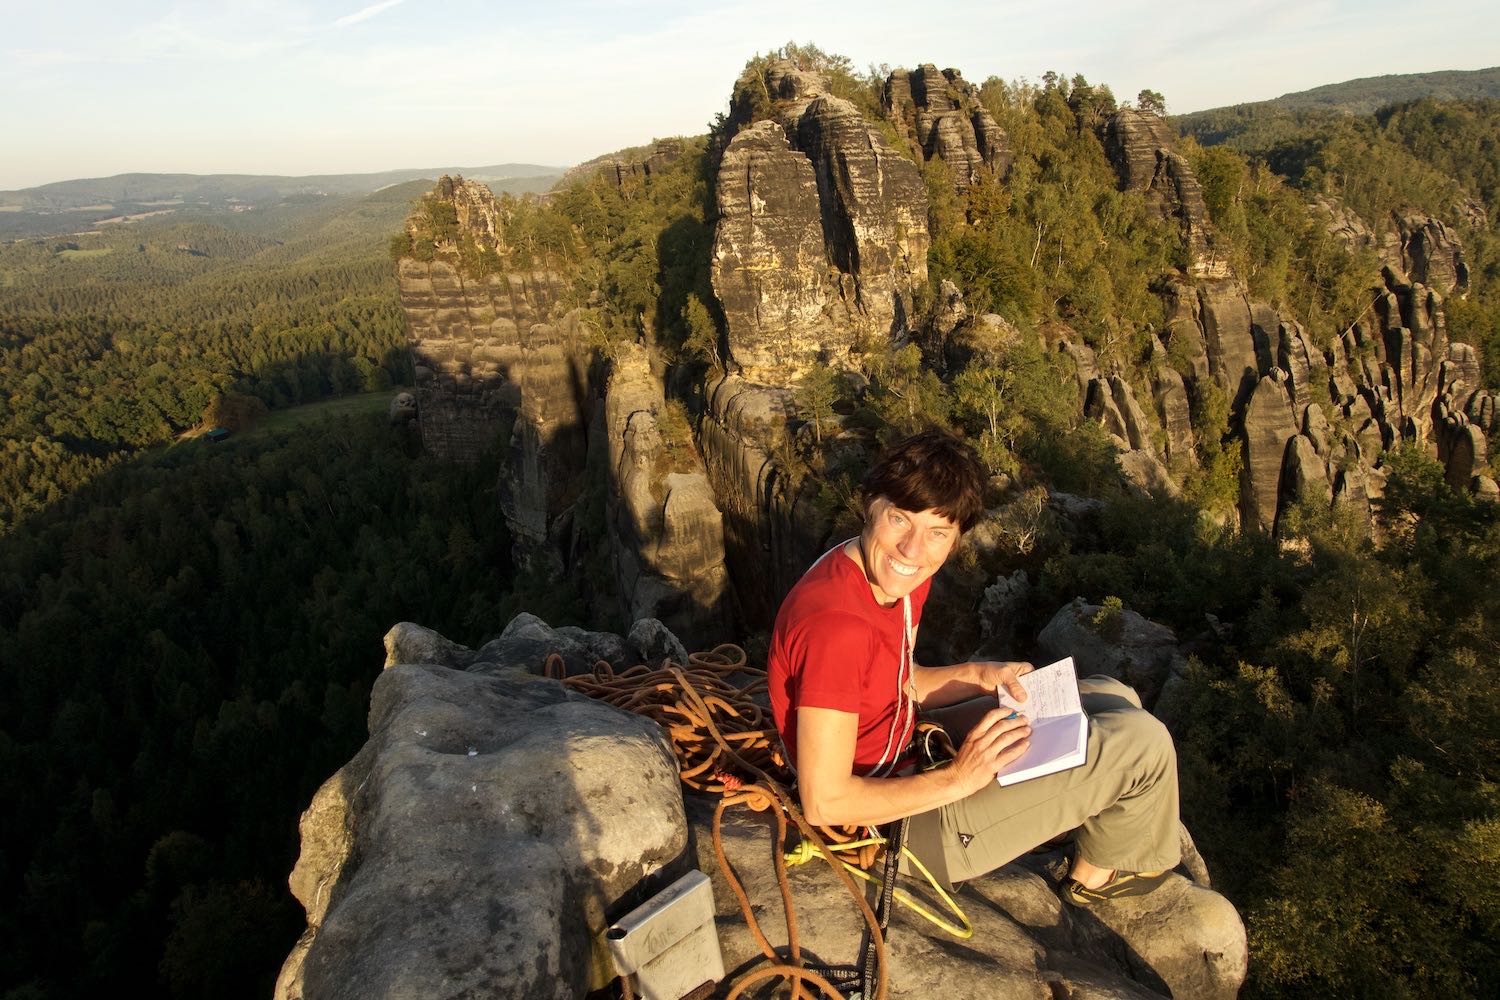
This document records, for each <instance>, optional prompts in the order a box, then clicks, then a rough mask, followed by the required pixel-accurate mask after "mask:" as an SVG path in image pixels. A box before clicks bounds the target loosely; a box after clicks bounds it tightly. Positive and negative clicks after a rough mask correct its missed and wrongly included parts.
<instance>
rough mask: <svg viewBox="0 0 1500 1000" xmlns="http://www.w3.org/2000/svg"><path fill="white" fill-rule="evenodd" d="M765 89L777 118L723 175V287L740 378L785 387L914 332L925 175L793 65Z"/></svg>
mask: <svg viewBox="0 0 1500 1000" xmlns="http://www.w3.org/2000/svg"><path fill="white" fill-rule="evenodd" d="M765 77H766V79H765V86H766V89H767V92H768V93H770V94H772V95H775V96H776V97H777V103H776V118H775V119H774V120H771V119H767V120H763V121H760V122H756V123H754V124H752V125H749V126H748V127H746V128H744V129H742V130H741V131H740V132H739V134H737V135H736V136H735V137H734V138H733V139H732V140H730V142H729V144H728V146H727V148H726V149H725V150H724V154H723V158H722V160H721V163H720V168H719V179H718V186H717V188H716V199H717V203H718V210H719V217H720V219H719V224H718V228H717V229H716V231H715V237H714V249H713V286H714V294H715V295H717V296H718V298H719V301H720V303H721V304H722V305H723V308H724V317H725V321H726V326H727V333H728V341H729V355H730V358H729V360H730V361H731V363H732V366H733V367H734V368H735V369H737V370H740V371H741V372H742V373H743V374H744V375H745V377H746V378H748V379H750V380H752V381H755V382H759V383H762V384H766V385H783V386H784V385H787V384H789V383H790V382H791V381H793V380H794V379H795V378H796V376H797V375H798V374H800V373H801V372H803V371H806V370H807V369H808V368H809V367H810V366H811V365H814V364H817V363H819V362H820V361H832V362H834V363H837V362H838V361H839V359H840V358H843V357H844V356H845V355H847V353H848V351H849V349H850V348H851V347H852V346H853V345H854V344H855V343H856V342H857V341H859V340H861V339H864V338H869V339H872V340H873V341H875V342H876V343H879V342H883V341H885V340H886V339H888V338H890V337H892V336H896V335H900V334H902V333H904V332H905V331H906V330H907V328H908V324H909V322H910V320H911V311H912V299H913V296H914V294H915V291H916V289H917V288H919V287H920V286H921V285H922V284H923V283H924V282H925V281H926V280H927V247H928V236H927V198H926V194H925V190H924V188H923V186H922V179H921V176H920V175H919V173H918V172H917V168H916V165H915V164H913V163H912V162H911V161H910V160H907V159H905V158H904V157H902V156H900V155H899V154H898V153H897V152H896V151H895V150H893V149H891V148H890V146H889V144H887V142H886V141H885V138H884V137H883V136H881V135H880V133H879V132H877V131H875V130H873V129H871V128H870V127H869V126H868V125H866V124H865V122H864V120H863V119H862V118H861V117H860V115H859V112H858V110H857V109H856V108H855V107H854V105H852V104H850V103H849V102H848V101H845V100H842V99H841V98H837V97H832V96H829V95H828V94H827V93H826V82H825V81H822V80H821V79H819V78H818V77H816V76H814V75H812V74H808V73H805V72H803V71H800V70H797V69H795V67H792V66H791V65H790V64H788V63H778V64H775V65H773V66H771V67H770V68H769V69H768V70H767V71H766V74H765Z"/></svg>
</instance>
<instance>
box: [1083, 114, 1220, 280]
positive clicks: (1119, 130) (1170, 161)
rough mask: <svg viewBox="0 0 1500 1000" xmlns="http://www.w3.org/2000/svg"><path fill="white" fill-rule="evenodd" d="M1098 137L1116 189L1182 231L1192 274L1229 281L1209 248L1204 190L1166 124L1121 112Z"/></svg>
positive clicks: (1157, 118)
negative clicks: (1149, 204)
mask: <svg viewBox="0 0 1500 1000" xmlns="http://www.w3.org/2000/svg"><path fill="white" fill-rule="evenodd" d="M1102 138H1103V142H1104V149H1105V152H1106V153H1107V154H1108V155H1109V158H1110V159H1111V160H1112V161H1113V162H1114V164H1115V169H1116V170H1117V171H1119V174H1120V184H1121V187H1122V188H1124V189H1125V190H1127V191H1139V192H1141V193H1142V194H1144V195H1146V196H1147V197H1148V198H1150V199H1151V200H1152V201H1154V202H1155V203H1156V204H1157V205H1158V206H1160V207H1161V209H1162V211H1163V212H1164V213H1165V214H1167V215H1168V216H1170V217H1172V218H1174V219H1176V220H1177V223H1178V225H1179V226H1181V227H1182V233H1183V237H1184V239H1185V240H1186V242H1187V246H1188V255H1189V261H1190V263H1189V271H1190V272H1191V274H1192V275H1193V276H1194V277H1196V278H1224V277H1228V275H1229V265H1228V263H1227V261H1226V260H1225V259H1224V257H1223V255H1222V254H1220V253H1218V252H1216V251H1215V249H1214V247H1213V240H1212V236H1211V234H1210V232H1209V229H1208V209H1207V208H1206V207H1205V206H1204V204H1203V189H1202V188H1201V187H1200V186H1199V184H1198V178H1197V177H1196V176H1195V175H1194V174H1193V171H1192V169H1191V168H1190V167H1189V166H1188V164H1187V161H1186V160H1184V159H1183V158H1182V156H1181V155H1180V154H1179V153H1177V151H1176V150H1175V148H1174V147H1175V145H1176V140H1177V137H1176V135H1175V134H1174V133H1173V131H1172V128H1171V126H1169V125H1168V124H1167V122H1166V120H1165V119H1164V118H1162V117H1161V116H1160V115H1157V114H1153V113H1152V112H1149V111H1136V110H1134V109H1132V108H1121V109H1120V110H1119V111H1116V112H1115V113H1114V114H1113V115H1111V116H1110V118H1109V120H1108V122H1106V123H1105V126H1104V134H1103V136H1102Z"/></svg>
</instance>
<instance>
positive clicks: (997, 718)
mask: <svg viewBox="0 0 1500 1000" xmlns="http://www.w3.org/2000/svg"><path fill="white" fill-rule="evenodd" d="M1022 694H1023V696H1024V694H1025V692H1022ZM1030 745H1031V723H1030V721H1029V720H1028V719H1027V718H1026V716H1024V715H1017V714H1016V713H1015V712H1012V711H1011V710H1010V709H1008V708H1004V707H1001V708H992V709H990V710H989V711H988V712H986V713H984V715H983V716H982V717H981V718H980V720H979V722H978V723H976V724H975V726H974V728H973V729H971V730H969V735H968V737H967V738H966V739H965V740H964V742H963V746H961V747H959V748H958V756H957V757H955V758H954V759H953V763H952V764H951V765H949V767H948V771H949V772H951V774H952V776H953V778H954V780H955V781H957V782H958V783H959V787H960V788H961V789H962V791H963V794H964V795H972V794H974V793H975V792H977V791H979V790H980V789H981V788H984V787H985V786H986V785H987V784H989V783H990V782H991V781H994V780H995V775H996V774H998V773H999V771H1000V769H1001V768H1003V767H1005V766H1006V765H1007V764H1009V763H1011V762H1012V761H1014V760H1017V759H1018V758H1020V756H1021V755H1022V754H1023V753H1025V752H1026V748H1027V747H1028V746H1030Z"/></svg>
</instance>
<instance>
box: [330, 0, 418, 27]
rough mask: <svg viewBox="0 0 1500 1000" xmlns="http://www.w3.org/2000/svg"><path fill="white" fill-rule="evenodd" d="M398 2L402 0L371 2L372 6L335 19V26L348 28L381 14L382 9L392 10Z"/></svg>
mask: <svg viewBox="0 0 1500 1000" xmlns="http://www.w3.org/2000/svg"><path fill="white" fill-rule="evenodd" d="M398 3H401V0H380V3H372V4H370V6H368V7H365V8H363V9H362V10H357V11H355V12H354V13H353V14H345V15H344V16H343V17H341V18H339V19H338V20H337V21H334V22H333V26H334V27H335V28H347V27H349V25H351V24H358V23H359V22H361V21H367V20H369V19H370V18H372V17H374V16H375V15H376V14H379V13H380V12H381V11H384V10H390V9H391V8H392V7H394V6H396V5H397V4H398Z"/></svg>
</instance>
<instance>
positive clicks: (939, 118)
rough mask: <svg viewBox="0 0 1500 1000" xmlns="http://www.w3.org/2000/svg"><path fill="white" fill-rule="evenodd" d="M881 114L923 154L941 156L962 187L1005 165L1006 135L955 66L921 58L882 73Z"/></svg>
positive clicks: (998, 173) (998, 171)
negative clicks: (909, 66) (942, 66)
mask: <svg viewBox="0 0 1500 1000" xmlns="http://www.w3.org/2000/svg"><path fill="white" fill-rule="evenodd" d="M883 96H884V103H885V108H886V114H887V115H889V116H890V118H891V119H892V120H893V121H895V122H897V123H899V124H900V125H901V126H902V128H903V129H904V130H905V131H906V133H907V135H908V136H910V137H911V139H912V140H913V141H914V142H915V145H916V147H917V148H918V149H920V150H921V151H922V156H923V158H925V159H928V160H930V159H932V158H933V157H934V156H936V157H939V158H941V159H942V161H943V162H944V163H946V164H947V165H948V169H949V170H950V171H951V172H952V174H953V183H954V186H955V187H957V188H958V190H959V191H967V190H968V189H969V188H970V187H971V186H972V185H973V184H975V183H976V182H977V181H978V180H979V179H980V178H981V177H982V176H983V175H984V173H985V172H986V171H989V172H990V173H991V174H992V175H993V176H996V177H999V176H1003V175H1004V174H1005V171H1006V170H1007V168H1009V166H1010V140H1009V139H1008V138H1007V136H1006V134H1005V130H1004V129H1002V128H1001V127H1000V124H999V123H998V122H996V121H995V116H994V115H992V114H990V111H989V109H988V108H986V107H985V106H984V105H983V104H982V103H981V102H980V100H979V88H978V87H976V86H974V85H973V84H972V83H969V82H968V81H967V80H965V79H964V78H963V76H962V75H960V73H959V72H958V70H956V69H945V70H943V71H941V72H939V71H938V68H937V67H936V66H933V65H932V64H930V63H924V64H923V65H921V66H918V67H917V68H916V69H915V70H913V71H911V72H907V71H906V70H904V69H898V70H895V71H894V72H892V73H891V75H890V76H889V77H887V78H886V82H885V92H884V95H883Z"/></svg>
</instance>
